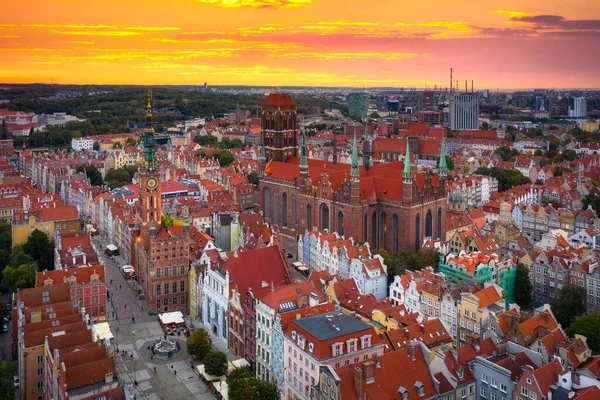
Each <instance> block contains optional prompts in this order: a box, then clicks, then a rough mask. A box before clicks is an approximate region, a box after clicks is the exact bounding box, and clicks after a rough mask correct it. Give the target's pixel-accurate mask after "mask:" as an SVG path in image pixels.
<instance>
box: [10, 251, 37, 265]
mask: <svg viewBox="0 0 600 400" xmlns="http://www.w3.org/2000/svg"><path fill="white" fill-rule="evenodd" d="M24 247H25V245H20V246H16V247H15V248H14V249H13V251H12V253H11V255H10V257H9V259H8V266H9V267H12V268H18V267H19V265H22V264H29V263H32V262H34V260H33V257H31V256H30V255H29V254H27V253H26V252H25V249H24Z"/></svg>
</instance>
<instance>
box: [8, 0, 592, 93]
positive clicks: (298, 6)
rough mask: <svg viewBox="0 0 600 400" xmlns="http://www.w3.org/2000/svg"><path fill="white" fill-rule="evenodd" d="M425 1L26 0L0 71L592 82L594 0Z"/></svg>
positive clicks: (79, 79) (104, 79)
mask: <svg viewBox="0 0 600 400" xmlns="http://www.w3.org/2000/svg"><path fill="white" fill-rule="evenodd" d="M438 1H439V0H432V2H427V3H422V2H416V3H413V4H410V6H407V7H403V8H402V12H398V8H399V7H400V6H399V5H397V4H395V3H394V4H393V5H391V3H390V2H389V0H371V2H370V3H368V4H367V6H366V5H365V3H364V1H362V0H361V1H359V0H318V1H317V0H314V1H313V0H193V1H192V0H169V10H168V11H169V12H167V11H166V9H165V6H164V4H165V3H164V2H161V1H155V2H147V4H146V5H145V7H143V8H141V9H140V8H139V7H136V4H134V2H131V1H127V0H125V1H123V0H119V1H117V0H103V2H97V1H92V0H79V1H77V2H73V1H69V2H65V1H63V0H27V2H28V5H29V6H30V7H29V9H35V10H37V12H36V14H32V13H31V12H27V10H26V9H25V8H23V7H17V6H14V7H13V8H12V9H11V10H9V11H10V12H7V13H6V15H5V18H4V19H3V21H2V24H0V52H1V53H0V54H2V56H3V65H2V70H3V71H7V72H5V73H3V74H2V77H1V78H0V80H8V81H11V80H12V81H24V82H28V81H37V82H39V81H45V80H44V77H45V76H52V77H53V78H54V79H57V80H59V81H60V80H61V79H62V80H63V82H64V83H69V82H73V83H138V84H146V83H149V84H169V83H173V84H185V83H194V82H196V81H197V80H199V79H200V80H202V82H205V81H209V82H211V83H212V84H264V85H287V84H299V85H302V84H315V85H316V84H319V85H341V84H344V85H353V84H354V85H361V84H362V83H365V84H369V85H397V84H398V85H402V84H405V85H412V86H415V85H416V86H419V83H420V82H425V81H426V80H427V81H428V82H429V83H430V84H432V85H433V84H434V83H435V82H438V83H439V85H438V86H440V85H447V83H446V82H447V75H448V70H449V68H450V66H452V67H453V68H454V71H455V75H457V74H458V75H457V76H459V79H461V77H462V76H463V75H464V77H465V79H467V78H468V79H475V82H478V81H479V82H481V85H484V83H485V84H487V83H489V84H490V85H491V86H490V87H493V88H497V87H500V88H502V87H513V88H514V87H532V86H537V87H544V86H548V85H550V86H552V87H559V86H563V87H581V86H588V87H592V86H600V74H598V73H597V65H598V64H600V51H599V50H600V49H599V47H600V45H599V43H600V20H598V19H597V18H598V17H599V16H600V4H599V5H598V7H591V6H590V5H589V4H590V3H589V0H572V1H571V3H569V7H565V6H564V3H563V2H564V0H545V2H544V4H543V6H541V5H538V4H537V3H536V4H533V3H531V4H530V3H527V2H526V3H520V2H518V1H517V0H508V1H507V2H505V3H503V7H504V9H498V8H499V7H498V3H497V2H492V1H491V0H481V1H478V2H469V4H466V3H465V4H463V3H460V4H454V5H452V6H450V5H449V4H448V3H447V2H446V3H442V2H441V1H440V2H439V3H438ZM13 3H14V2H13ZM15 4H16V3H15ZM10 7H11V6H9V9H10ZM520 7H523V8H522V9H521V8H520ZM115 9H119V12H118V13H115V12H114V10H115ZM584 18H589V19H584ZM572 38H576V39H577V40H576V41H573V40H571V39H572ZM574 43H576V44H577V45H576V46H574ZM582 48H584V49H586V51H583V52H582V51H581V49H582ZM557 54H560V57H558V56H557ZM548 59H551V60H552V62H550V63H549V62H548ZM573 59H577V60H578V63H577V65H576V67H575V68H576V72H577V73H574V72H573V71H574V70H573V68H574V66H573V63H572V60H573ZM507 60H511V62H507ZM523 60H527V61H526V62H523ZM195 66H200V67H195ZM206 66H211V67H212V68H206ZM383 71H387V72H383ZM565 71H568V72H569V73H565ZM406 82H412V83H410V84H408V83H406Z"/></svg>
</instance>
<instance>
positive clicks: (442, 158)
mask: <svg viewBox="0 0 600 400" xmlns="http://www.w3.org/2000/svg"><path fill="white" fill-rule="evenodd" d="M438 171H440V176H441V177H442V178H444V179H446V174H447V173H448V166H447V165H446V141H444V140H442V144H441V146H440V165H439V166H438Z"/></svg>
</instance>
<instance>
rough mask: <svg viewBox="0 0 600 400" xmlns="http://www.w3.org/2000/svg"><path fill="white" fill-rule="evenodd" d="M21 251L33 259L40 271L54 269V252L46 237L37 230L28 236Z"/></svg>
mask: <svg viewBox="0 0 600 400" xmlns="http://www.w3.org/2000/svg"><path fill="white" fill-rule="evenodd" d="M23 251H24V252H25V253H26V254H27V255H29V256H31V258H33V261H34V262H36V263H37V265H38V268H39V269H40V271H42V270H44V269H54V250H53V248H52V242H51V241H50V238H49V237H48V235H46V234H45V233H44V232H42V231H40V230H39V229H36V230H34V231H33V232H31V235H29V238H28V239H27V242H26V243H25V244H24V245H23Z"/></svg>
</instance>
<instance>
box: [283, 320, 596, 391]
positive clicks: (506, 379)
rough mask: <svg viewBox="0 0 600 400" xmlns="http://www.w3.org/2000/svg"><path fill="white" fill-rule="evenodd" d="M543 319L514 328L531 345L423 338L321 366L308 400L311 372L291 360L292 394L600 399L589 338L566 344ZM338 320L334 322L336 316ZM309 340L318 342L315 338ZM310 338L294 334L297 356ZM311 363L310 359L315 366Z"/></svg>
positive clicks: (578, 338)
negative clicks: (435, 342) (442, 342)
mask: <svg viewBox="0 0 600 400" xmlns="http://www.w3.org/2000/svg"><path fill="white" fill-rule="evenodd" d="M542 316H546V315H538V316H536V317H533V318H530V319H526V318H524V319H523V321H522V322H521V324H520V325H521V327H522V329H521V327H520V326H519V325H518V324H516V326H515V328H514V329H513V332H515V333H517V334H519V335H521V336H522V335H523V334H528V335H532V338H531V343H530V344H527V345H523V344H518V343H516V342H513V341H511V340H510V339H509V340H506V339H499V338H496V337H494V338H488V339H484V340H481V341H480V342H478V343H476V344H467V345H464V346H461V347H459V348H449V347H444V346H442V347H437V348H435V347H432V346H429V345H427V344H426V343H425V341H421V340H418V339H417V340H413V341H410V342H409V343H407V345H405V346H402V347H400V348H398V349H395V351H386V352H385V353H384V354H383V355H375V356H373V358H366V359H364V360H360V357H359V361H358V362H354V363H350V364H346V365H339V366H335V365H331V363H330V362H326V363H322V364H321V365H320V366H319V374H318V378H317V379H316V380H315V384H314V385H312V387H311V388H310V390H311V395H310V397H308V396H303V394H302V393H300V394H298V392H297V391H301V390H302V385H305V384H307V383H308V384H310V381H309V380H308V379H307V378H306V373H305V374H304V375H305V379H304V381H301V376H300V375H299V374H297V373H296V372H295V370H294V367H295V365H294V361H296V359H295V358H292V364H291V368H292V369H293V370H294V372H292V373H291V374H290V375H291V376H292V378H298V379H297V381H298V382H299V385H294V381H292V382H291V384H290V389H291V390H290V392H289V393H286V394H288V398H301V399H304V398H311V399H315V400H328V399H334V400H337V399H343V400H347V399H351V400H361V399H364V398H396V399H401V400H408V399H444V400H446V399H447V400H450V399H469V400H474V399H494V400H501V399H505V400H506V399H515V400H517V399H520V400H524V399H531V400H542V399H550V398H563V397H561V396H564V398H578V399H579V398H581V399H585V400H591V399H596V398H598V396H599V395H600V389H598V383H600V382H599V381H598V378H599V377H600V373H599V372H598V365H599V364H600V358H598V357H591V352H590V350H589V348H588V347H587V343H586V339H585V338H584V337H581V336H576V337H575V338H572V339H568V338H566V337H565V336H564V334H563V333H562V331H561V330H560V327H558V328H554V329H553V330H552V331H551V330H549V329H548V325H549V324H547V323H544V321H543V318H542ZM538 317H539V318H538ZM546 318H547V319H548V318H552V316H550V317H548V316H546ZM332 321H333V323H335V318H333V320H332ZM311 322H312V321H311ZM550 325H552V324H550ZM557 331H558V332H559V334H558V335H557V334H556V332H557ZM301 333H302V334H304V333H305V332H304V331H301ZM307 337H308V338H309V339H308V340H310V339H312V335H307ZM306 340H307V339H306V338H305V336H304V335H302V336H300V337H299V338H298V332H296V340H295V342H294V344H295V346H291V350H290V351H292V352H293V350H298V348H299V347H300V346H301V345H302V344H303V343H304V341H306ZM309 344H310V341H309ZM339 344H342V345H345V344H346V343H343V342H342V341H340V343H339ZM391 345H392V346H393V345H394V343H391ZM546 346H547V349H548V351H547V352H546V351H545V349H546ZM315 347H316V346H315ZM315 347H313V349H314V348H315ZM542 348H543V349H544V350H543V351H542ZM334 349H336V348H335V347H334ZM538 350H540V351H542V352H538ZM299 354H300V355H302V356H305V354H303V353H301V352H299ZM548 356H549V357H548ZM309 357H310V355H309ZM312 361H313V358H312V357H310V358H309V362H308V365H309V366H310V365H311V362H312ZM398 371H401V373H398ZM309 378H312V376H311V374H310V373H309ZM295 386H296V387H295ZM297 386H300V387H297ZM305 390H306V388H305Z"/></svg>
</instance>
